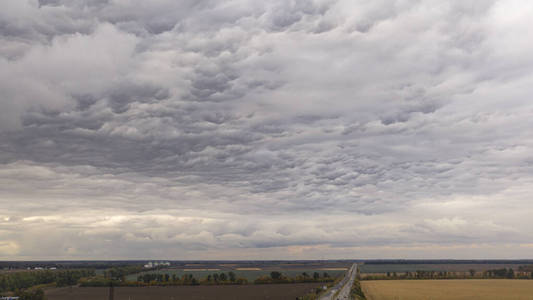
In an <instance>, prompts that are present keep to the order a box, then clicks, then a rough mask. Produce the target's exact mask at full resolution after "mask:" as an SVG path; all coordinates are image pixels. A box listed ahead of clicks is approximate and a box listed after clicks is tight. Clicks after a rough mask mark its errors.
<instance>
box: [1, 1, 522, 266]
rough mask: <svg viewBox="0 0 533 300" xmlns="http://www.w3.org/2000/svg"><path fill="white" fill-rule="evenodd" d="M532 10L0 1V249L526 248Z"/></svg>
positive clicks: (219, 254) (91, 252)
mask: <svg viewBox="0 0 533 300" xmlns="http://www.w3.org/2000/svg"><path fill="white" fill-rule="evenodd" d="M531 15H533V2H532V1H528V0H500V1H491V0H479V1H475V0H456V1H455V0H450V1H440V0H434V1H433V0H419V1H414V0H413V1H411V0H396V1H393V0H387V1H385V0H373V1H370V0H273V1H252V0H230V1H219V0H217V1H215V0H182V1H175V0H153V1H141V0H39V1H37V0H2V2H1V3H0V259H2V260H37V259H49V260H52V259H73V260H75V259H175V260H186V259H191V260H194V259H213V260H218V259H338V258H347V259H365V258H455V259H470V258H480V259H486V258H533V218H531V212H532V211H533V201H532V200H533V199H532V198H531V197H532V196H533V99H531V96H532V95H533V55H531V53H533V39H531V32H533V19H532V18H531Z"/></svg>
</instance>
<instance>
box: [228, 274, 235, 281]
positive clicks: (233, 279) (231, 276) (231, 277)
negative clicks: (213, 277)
mask: <svg viewBox="0 0 533 300" xmlns="http://www.w3.org/2000/svg"><path fill="white" fill-rule="evenodd" d="M228 276H229V281H231V282H235V273H233V272H229V273H228Z"/></svg>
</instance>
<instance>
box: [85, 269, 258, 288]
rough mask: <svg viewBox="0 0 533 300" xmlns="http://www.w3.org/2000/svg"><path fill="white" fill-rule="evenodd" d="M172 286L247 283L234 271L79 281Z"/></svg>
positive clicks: (96, 278)
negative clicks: (201, 275) (204, 275)
mask: <svg viewBox="0 0 533 300" xmlns="http://www.w3.org/2000/svg"><path fill="white" fill-rule="evenodd" d="M110 283H112V284H113V285H115V286H172V285H200V284H201V285H218V284H247V283H248V280H246V279H245V278H237V277H236V275H235V273H233V272H228V273H214V274H209V275H207V276H206V277H204V278H196V277H194V275H192V274H184V275H182V276H178V275H176V274H172V275H170V274H162V273H144V274H141V275H139V276H137V281H127V280H112V279H111V280H110V279H107V278H102V277H93V278H85V279H83V280H81V281H80V285H81V286H86V287H88V286H108V285H110Z"/></svg>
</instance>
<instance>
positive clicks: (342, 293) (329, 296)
mask: <svg viewBox="0 0 533 300" xmlns="http://www.w3.org/2000/svg"><path fill="white" fill-rule="evenodd" d="M356 276H357V264H353V265H352V267H351V268H350V270H348V272H346V275H344V278H343V279H342V280H341V281H340V282H339V283H337V284H336V285H335V286H334V287H332V288H330V289H329V290H328V291H327V292H326V293H325V294H324V295H322V296H321V297H320V298H319V300H347V299H350V290H351V288H352V285H353V282H354V280H355V277H356ZM337 292H338V293H337Z"/></svg>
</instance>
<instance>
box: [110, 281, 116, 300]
mask: <svg viewBox="0 0 533 300" xmlns="http://www.w3.org/2000/svg"><path fill="white" fill-rule="evenodd" d="M114 299H115V287H114V286H113V281H112V280H111V281H109V300H114Z"/></svg>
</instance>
